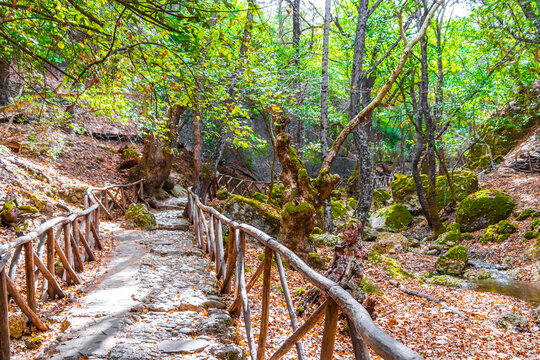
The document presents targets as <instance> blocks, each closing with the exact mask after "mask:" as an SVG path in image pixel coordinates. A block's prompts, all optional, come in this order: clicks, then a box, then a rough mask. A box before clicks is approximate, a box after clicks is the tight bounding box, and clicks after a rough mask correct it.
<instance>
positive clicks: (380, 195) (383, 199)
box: [371, 189, 392, 210]
mask: <svg viewBox="0 0 540 360" xmlns="http://www.w3.org/2000/svg"><path fill="white" fill-rule="evenodd" d="M390 199H392V195H390V193H389V192H388V191H386V190H384V189H375V190H374V191H373V204H372V205H371V206H372V208H373V209H375V210H378V209H380V208H382V207H385V206H388V204H389V202H390Z"/></svg>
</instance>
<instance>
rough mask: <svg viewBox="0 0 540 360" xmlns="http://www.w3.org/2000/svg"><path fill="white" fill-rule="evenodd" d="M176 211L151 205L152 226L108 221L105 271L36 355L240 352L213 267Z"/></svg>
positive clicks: (228, 354)
mask: <svg viewBox="0 0 540 360" xmlns="http://www.w3.org/2000/svg"><path fill="white" fill-rule="evenodd" d="M180 216H181V210H163V211H160V212H157V213H156V218H157V222H158V228H157V230H154V231H143V230H126V229H123V228H121V227H119V226H118V224H115V223H110V224H107V225H106V226H107V227H108V229H109V230H110V231H111V233H112V234H113V235H114V236H115V238H116V241H117V247H116V249H115V252H114V254H113V256H112V257H111V261H110V262H109V263H108V264H107V265H106V275H105V276H103V279H102V280H101V281H99V282H98V283H97V284H95V285H94V286H93V287H92V288H91V289H90V290H89V291H88V293H87V295H86V296H84V297H81V298H80V299H79V300H78V301H77V302H76V303H74V306H72V307H71V308H70V309H69V310H68V312H67V313H64V314H62V316H63V317H65V318H66V319H67V320H68V321H69V322H70V326H69V327H68V329H67V330H66V331H65V332H64V333H63V334H61V335H60V336H59V337H58V338H57V339H56V340H55V341H54V342H52V343H51V344H50V345H49V346H48V347H47V348H46V349H44V350H43V351H42V352H41V354H39V355H36V358H38V359H79V358H81V357H82V358H90V359H111V360H112V359H130V360H132V359H177V358H182V359H215V358H217V359H224V358H226V359H237V358H238V359H240V358H242V354H243V352H242V349H241V348H240V347H239V346H238V345H236V343H237V342H238V334H237V331H236V328H235V327H234V326H233V321H232V319H231V318H230V316H229V315H228V313H227V312H226V311H225V310H224V307H225V305H224V304H223V302H222V300H221V297H219V296H217V295H216V288H215V277H214V272H213V271H212V269H211V266H210V263H209V261H208V260H206V259H205V258H204V257H203V256H202V254H201V252H200V250H198V249H197V248H196V246H194V243H193V236H192V235H191V233H189V232H188V231H186V230H188V224H187V223H186V222H185V220H182V219H179V217H180ZM160 225H161V226H166V227H167V228H171V227H175V228H178V229H183V231H180V230H176V231H170V230H160V229H159V226H160Z"/></svg>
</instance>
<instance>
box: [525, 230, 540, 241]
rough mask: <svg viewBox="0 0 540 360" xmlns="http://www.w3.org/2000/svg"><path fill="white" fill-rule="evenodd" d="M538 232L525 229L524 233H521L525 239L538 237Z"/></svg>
mask: <svg viewBox="0 0 540 360" xmlns="http://www.w3.org/2000/svg"><path fill="white" fill-rule="evenodd" d="M538 235H539V234H538V233H537V232H534V231H530V230H529V231H526V232H525V234H523V237H524V238H525V239H527V240H531V239H536V238H537V237H538Z"/></svg>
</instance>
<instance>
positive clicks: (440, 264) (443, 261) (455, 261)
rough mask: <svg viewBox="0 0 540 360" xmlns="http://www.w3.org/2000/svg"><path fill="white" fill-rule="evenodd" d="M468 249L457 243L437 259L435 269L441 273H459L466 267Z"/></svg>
mask: <svg viewBox="0 0 540 360" xmlns="http://www.w3.org/2000/svg"><path fill="white" fill-rule="evenodd" d="M467 261H468V250H467V248H466V247H464V246H461V245H457V246H454V247H453V248H450V249H449V250H448V251H447V252H446V254H444V255H441V256H439V258H438V259H437V271H438V272H439V273H441V274H443V275H458V276H459V275H461V274H463V272H464V271H465V268H466V267H467Z"/></svg>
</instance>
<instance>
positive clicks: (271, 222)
mask: <svg viewBox="0 0 540 360" xmlns="http://www.w3.org/2000/svg"><path fill="white" fill-rule="evenodd" d="M289 210H291V209H290V208H289ZM296 210H297V209H295V211H296ZM223 214H224V215H225V216H227V217H229V218H230V219H232V220H235V221H240V222H243V223H246V224H249V225H252V226H254V227H256V228H258V229H260V230H262V231H264V232H265V233H267V234H268V235H270V236H273V237H277V236H278V234H279V228H280V220H281V217H280V216H279V215H278V210H277V209H276V208H274V207H272V206H271V205H269V204H266V203H262V202H260V201H257V200H254V199H248V198H245V197H243V196H239V195H235V196H232V197H231V198H230V199H229V200H228V201H227V202H226V203H225V204H224V205H223Z"/></svg>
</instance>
